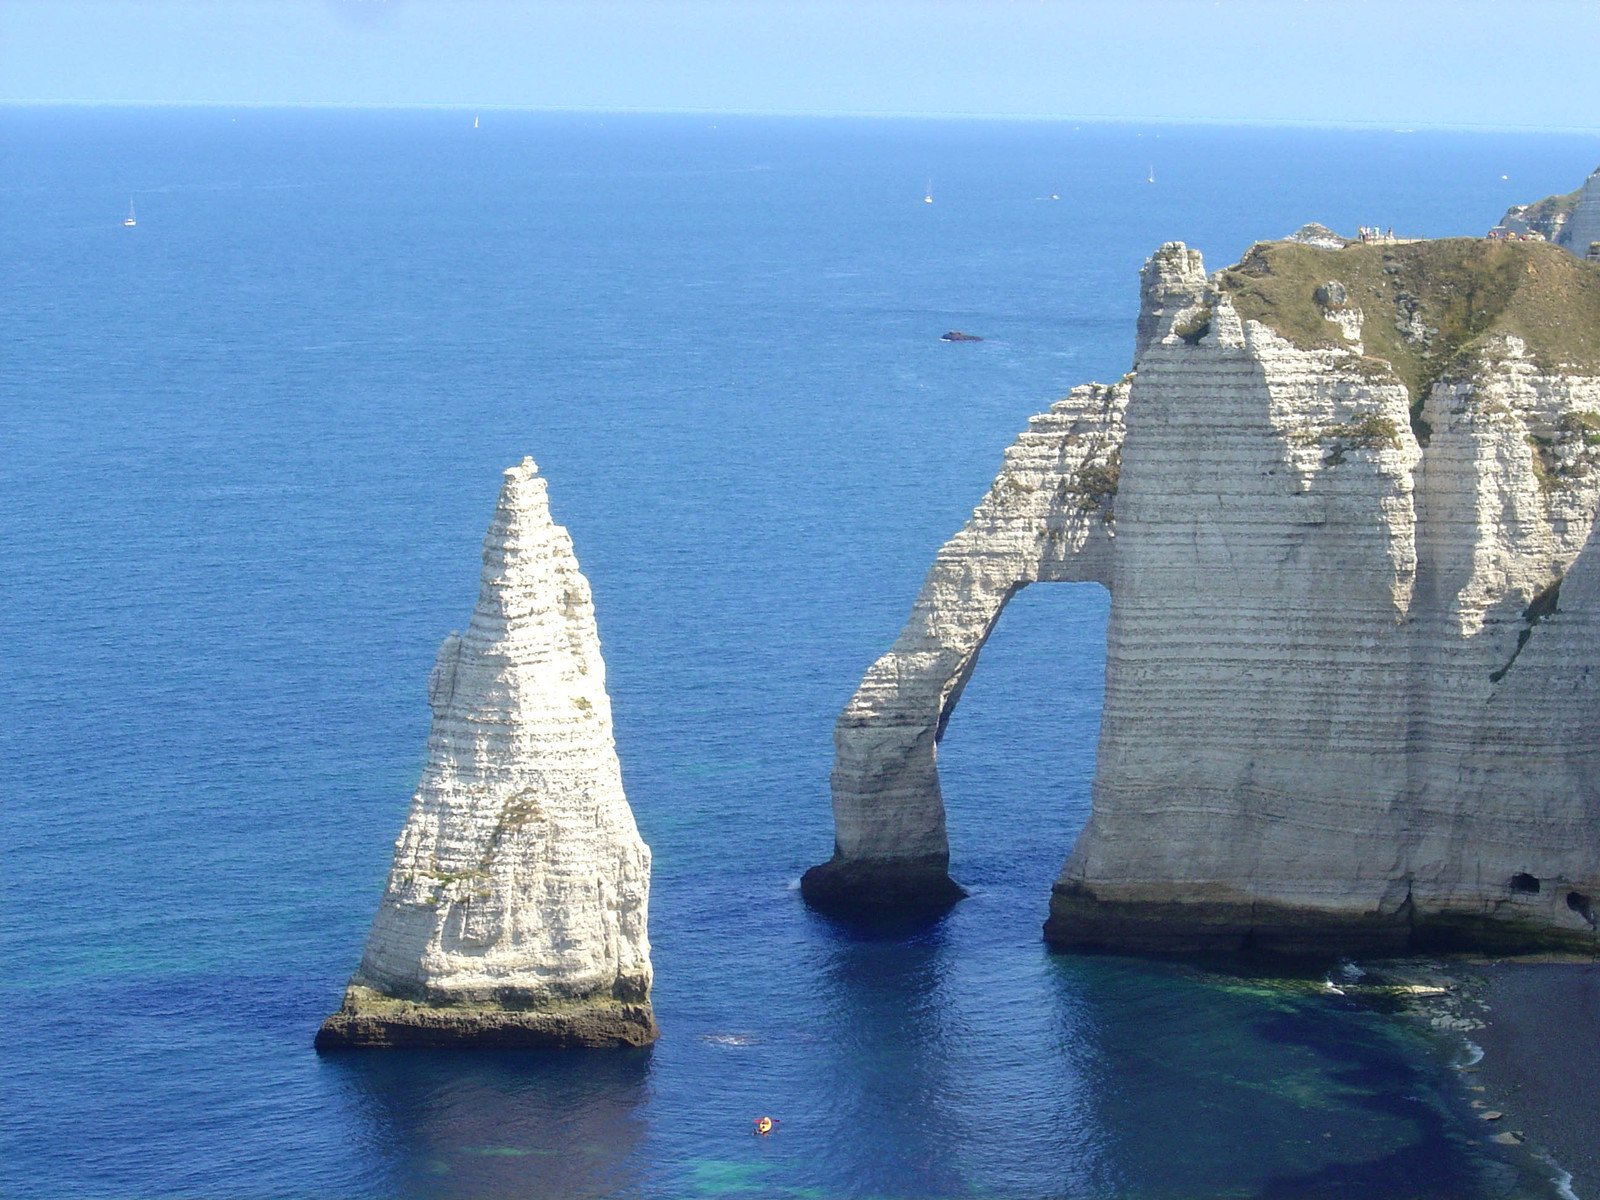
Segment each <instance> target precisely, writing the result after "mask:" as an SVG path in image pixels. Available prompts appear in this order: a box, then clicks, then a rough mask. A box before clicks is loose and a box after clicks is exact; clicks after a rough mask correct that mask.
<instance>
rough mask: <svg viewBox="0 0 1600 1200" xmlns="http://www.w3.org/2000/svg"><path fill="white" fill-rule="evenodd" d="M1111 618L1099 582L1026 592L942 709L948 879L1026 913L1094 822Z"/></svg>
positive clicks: (1010, 608)
mask: <svg viewBox="0 0 1600 1200" xmlns="http://www.w3.org/2000/svg"><path fill="white" fill-rule="evenodd" d="M1109 616H1110V594H1109V593H1108V592H1107V591H1106V589H1105V588H1104V587H1102V586H1101V585H1099V584H1097V583H1075V584H1070V585H1060V584H1052V585H1042V586H1031V587H1027V588H1024V589H1022V590H1021V591H1020V592H1018V593H1017V594H1015V595H1014V596H1013V597H1012V598H1011V599H1010V601H1009V602H1008V604H1007V605H1006V606H1005V608H1004V610H1003V611H1002V613H1001V615H1000V616H999V617H998V618H997V619H996V621H995V624H994V627H993V628H992V629H991V630H990V635H989V637H988V639H987V641H986V642H985V644H984V645H983V647H982V649H981V651H980V653H979V654H978V655H976V656H975V657H974V660H973V662H972V663H971V664H969V666H968V669H967V671H966V676H967V678H966V680H965V682H964V687H963V688H962V689H959V690H958V691H957V693H956V694H954V695H952V697H951V699H950V701H949V703H948V704H947V706H946V711H945V714H944V720H943V722H942V731H941V732H942V733H943V737H942V740H941V741H940V743H939V748H938V770H939V776H940V780H941V787H942V790H943V794H944V803H945V810H946V813H947V817H948V824H949V838H950V873H951V875H952V876H953V877H954V878H955V879H956V880H957V881H958V882H960V883H961V884H962V885H964V886H966V887H968V888H972V889H976V890H979V891H983V892H986V893H990V892H994V891H997V890H1000V891H1004V892H1006V893H1007V894H1008V895H1009V894H1011V893H1013V892H1014V893H1015V894H1016V895H1017V897H1018V903H1017V905H1016V906H1015V911H1017V912H1019V913H1028V912H1030V911H1031V906H1030V905H1029V904H1028V900H1029V899H1031V898H1036V897H1037V894H1038V891H1039V884H1040V881H1041V880H1050V879H1054V878H1055V877H1056V875H1057V874H1058V873H1059V871H1060V869H1061V863H1062V859H1063V858H1064V857H1065V855H1066V853H1067V851H1068V850H1069V849H1070V848H1071V846H1072V844H1073V842H1074V841H1075V840H1076V839H1077V837H1078V834H1079V833H1081V832H1082V830H1083V827H1084V825H1085V824H1086V823H1087V821H1088V819H1089V801H1090V789H1091V785H1092V783H1093V780H1094V769H1095V756H1096V751H1097V747H1098V744H1099V739H1100V715H1101V711H1102V707H1103V704H1104V699H1105V660H1106V624H1107V621H1108V619H1109ZM979 660H981V665H979ZM958 703H959V707H960V710H961V711H960V715H959V716H955V715H954V713H955V709H956V707H957V705H958Z"/></svg>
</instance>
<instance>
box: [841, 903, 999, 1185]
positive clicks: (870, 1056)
mask: <svg viewBox="0 0 1600 1200" xmlns="http://www.w3.org/2000/svg"><path fill="white" fill-rule="evenodd" d="M813 919H814V920H817V921H824V920H825V918H821V917H814V918H813ZM828 925H829V928H830V930H831V932H832V937H831V939H830V940H829V943H828V944H827V945H826V948H825V956H824V958H823V960H822V977H821V983H820V986H821V988H822V990H823V992H824V994H825V1002H824V1006H823V1007H824V1012H825V1014H826V1016H825V1019H826V1022H827V1030H826V1044H825V1046H824V1047H821V1048H819V1053H818V1058H819V1063H818V1066H819V1068H820V1070H821V1072H822V1075H821V1078H820V1079H819V1081H818V1082H819V1084H820V1085H821V1092H822V1094H824V1095H826V1096H827V1097H828V1101H827V1114H826V1115H827V1120H828V1121H829V1123H830V1124H832V1125H833V1126H834V1131H835V1136H834V1137H832V1138H831V1139H830V1140H831V1141H832V1143H833V1147H834V1149H833V1153H834V1154H835V1155H848V1160H847V1161H840V1162H835V1163H832V1164H831V1170H830V1172H829V1173H830V1175H831V1177H832V1178H834V1179H836V1180H837V1179H849V1180H850V1181H851V1184H852V1187H851V1191H852V1193H853V1194H860V1195H876V1194H880V1193H881V1194H885V1195H924V1196H926V1195H933V1196H940V1195H959V1194H965V1193H966V1191H967V1188H966V1187H965V1186H964V1183H963V1179H962V1172H961V1170H960V1166H959V1163H958V1161H957V1159H956V1154H957V1150H956V1147H958V1146H959V1144H960V1142H961V1140H962V1139H961V1136H960V1130H959V1128H958V1120H957V1116H956V1110H957V1109H958V1108H959V1106H960V1104H961V1099H960V1097H961V1094H962V1086H961V1079H960V1078H959V1077H958V1076H957V1072H955V1071H954V1070H953V1069H952V1068H953V1065H954V1064H953V1058H954V1056H955V1055H956V1054H957V1053H958V1049H959V1048H958V1046H957V1045H956V1044H955V1043H956V1042H957V1041H958V1040H959V1037H960V1030H959V1029H953V1028H952V1027H951V1025H950V1020H949V1014H950V1012H951V1011H952V1009H953V1004H952V1001H951V997H950V996H948V995H946V994H945V993H946V991H947V986H946V985H947V977H948V974H949V971H950V969H951V963H950V946H949V931H948V928H947V920H946V919H942V918H941V919H935V920H931V921H930V920H926V919H924V920H921V921H914V922H910V923H909V924H908V923H907V922H905V921H896V920H888V921H883V922H874V923H868V924H862V923H849V924H839V923H836V922H828Z"/></svg>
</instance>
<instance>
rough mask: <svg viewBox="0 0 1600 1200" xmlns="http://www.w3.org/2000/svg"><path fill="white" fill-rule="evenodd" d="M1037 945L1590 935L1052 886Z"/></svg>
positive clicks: (1302, 951)
mask: <svg viewBox="0 0 1600 1200" xmlns="http://www.w3.org/2000/svg"><path fill="white" fill-rule="evenodd" d="M1044 940H1045V941H1046V942H1048V943H1049V944H1050V945H1051V946H1052V947H1054V948H1056V949H1058V950H1075V951H1102V952H1107V953H1118V954H1154V955H1205V954H1266V955H1276V956H1281V957H1291V958H1318V957H1324V958H1325V957H1327V956H1328V955H1330V954H1353V955H1371V956H1383V955H1397V954H1410V953H1418V952H1422V953H1450V952H1477V953H1492V954H1530V953H1542V952H1552V951H1558V952H1575V953H1580V954H1594V953H1595V951H1596V938H1595V934H1594V932H1593V931H1592V930H1588V929H1585V930H1569V929H1561V928H1556V927H1554V926H1549V925H1542V924H1536V923H1532V922H1527V921H1514V920H1507V919H1504V918H1496V917H1493V916H1490V915H1487V914H1474V913H1437V914H1419V913H1417V912H1416V911H1415V910H1414V908H1413V907H1412V905H1411V904H1410V903H1409V902H1407V903H1406V904H1405V905H1404V906H1402V907H1401V908H1400V909H1398V910H1396V911H1394V912H1391V913H1376V912H1374V913H1362V914H1349V913H1339V912H1329V911H1327V910H1322V909H1305V908H1291V907H1288V906H1284V905H1273V904H1263V903H1260V902H1252V901H1240V902H1235V901H1225V900H1223V901H1218V900H1197V901H1168V900H1155V901H1129V900H1101V899H1099V898H1097V897H1096V896H1095V895H1094V893H1093V892H1092V891H1090V890H1089V889H1088V888H1086V887H1084V886H1083V885H1082V884H1059V883H1058V884H1057V885H1056V886H1055V887H1054V888H1053V889H1052V890H1051V895H1050V916H1049V919H1047V920H1046V921H1045V923H1044Z"/></svg>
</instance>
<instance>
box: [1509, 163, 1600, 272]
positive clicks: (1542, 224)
mask: <svg viewBox="0 0 1600 1200" xmlns="http://www.w3.org/2000/svg"><path fill="white" fill-rule="evenodd" d="M1498 229H1500V230H1503V231H1505V232H1507V233H1513V234H1518V235H1523V234H1529V233H1533V234H1538V235H1539V236H1540V237H1543V238H1547V239H1549V240H1550V241H1552V242H1554V243H1555V244H1556V245H1558V246H1565V247H1566V248H1567V249H1568V250H1570V251H1572V253H1574V254H1576V255H1577V256H1578V257H1579V258H1587V257H1589V255H1590V254H1591V251H1592V248H1593V247H1594V246H1596V245H1600V168H1597V169H1596V170H1595V172H1594V173H1593V174H1592V175H1590V176H1589V178H1588V179H1587V180H1585V181H1584V184H1583V186H1582V187H1580V188H1578V189H1577V190H1576V191H1573V192H1568V193H1566V194H1565V195H1560V196H1546V197H1545V198H1544V199H1543V200H1539V201H1536V202H1534V203H1532V204H1517V205H1513V206H1512V207H1511V208H1509V209H1508V210H1506V215H1505V216H1503V217H1501V218H1500V224H1499V226H1498Z"/></svg>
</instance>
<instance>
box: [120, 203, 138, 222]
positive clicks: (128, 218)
mask: <svg viewBox="0 0 1600 1200" xmlns="http://www.w3.org/2000/svg"><path fill="white" fill-rule="evenodd" d="M138 223H139V221H138V218H136V217H135V216H134V215H133V197H132V196H129V197H128V215H127V216H125V217H123V218H122V224H123V225H124V226H125V227H126V228H128V229H132V228H133V227H134V226H135V225H137V224H138Z"/></svg>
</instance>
